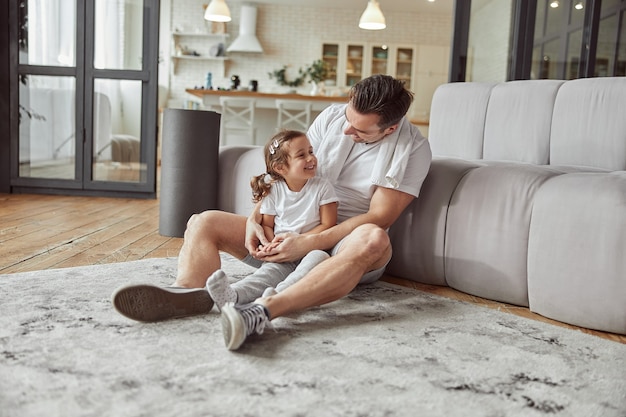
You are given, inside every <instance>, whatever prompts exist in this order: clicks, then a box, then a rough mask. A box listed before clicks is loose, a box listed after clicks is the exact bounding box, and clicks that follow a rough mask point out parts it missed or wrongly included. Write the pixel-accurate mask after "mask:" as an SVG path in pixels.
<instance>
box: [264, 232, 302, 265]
mask: <svg viewBox="0 0 626 417" xmlns="http://www.w3.org/2000/svg"><path fill="white" fill-rule="evenodd" d="M308 238H309V236H306V235H299V234H297V233H280V234H278V235H276V236H275V237H274V239H273V240H272V242H271V243H269V244H267V245H264V247H263V249H262V250H259V251H257V254H256V255H255V258H257V259H260V260H262V261H266V262H289V261H294V260H296V259H300V258H302V257H304V256H305V255H306V254H307V253H309V252H310V251H311V250H312V249H313V247H309V245H308V244H309V243H310V242H309V239H308Z"/></svg>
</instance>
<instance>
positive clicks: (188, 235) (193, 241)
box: [174, 210, 248, 288]
mask: <svg viewBox="0 0 626 417" xmlns="http://www.w3.org/2000/svg"><path fill="white" fill-rule="evenodd" d="M245 234H246V217H243V216H238V215H235V214H232V213H226V212H223V211H217V210H215V211H205V212H203V213H200V214H194V215H193V216H191V218H190V219H189V221H188V222H187V229H186V230H185V240H184V242H183V246H182V248H181V249H180V253H179V255H178V273H177V276H176V281H175V282H174V286H176V287H184V288H204V285H205V284H206V280H207V278H208V277H209V276H210V275H211V274H212V273H213V272H215V271H217V270H218V269H220V267H221V260H220V255H219V252H220V251H224V252H227V253H230V254H231V255H233V256H234V257H236V258H237V259H243V258H244V257H245V256H246V255H247V254H248V251H247V250H246V248H245V246H244V241H245Z"/></svg>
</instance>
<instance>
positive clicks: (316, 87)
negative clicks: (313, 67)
mask: <svg viewBox="0 0 626 417" xmlns="http://www.w3.org/2000/svg"><path fill="white" fill-rule="evenodd" d="M311 84H312V85H313V88H312V89H311V95H312V96H319V95H322V94H324V85H323V84H322V83H321V82H319V83H316V82H313V81H311Z"/></svg>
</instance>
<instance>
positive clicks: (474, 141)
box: [428, 83, 495, 159]
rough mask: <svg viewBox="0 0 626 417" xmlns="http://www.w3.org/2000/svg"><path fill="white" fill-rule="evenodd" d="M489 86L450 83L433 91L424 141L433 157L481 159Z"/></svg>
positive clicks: (490, 86) (484, 84)
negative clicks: (426, 138)
mask: <svg viewBox="0 0 626 417" xmlns="http://www.w3.org/2000/svg"><path fill="white" fill-rule="evenodd" d="M494 85H495V84H492V83H451V84H443V85H441V86H439V87H438V88H437V90H436V91H435V94H434V95H433V100H432V104H431V116H430V124H429V126H428V140H429V141H430V148H431V150H432V153H433V155H437V156H447V157H455V158H465V159H481V158H482V156H483V136H484V131H485V115H486V112H487V104H488V103H489V96H490V94H491V89H492V88H493V86H494Z"/></svg>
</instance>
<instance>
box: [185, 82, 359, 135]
mask: <svg viewBox="0 0 626 417" xmlns="http://www.w3.org/2000/svg"><path fill="white" fill-rule="evenodd" d="M185 91H186V92H187V93H189V94H192V95H194V96H196V97H198V98H200V99H201V100H202V105H203V107H204V108H206V109H208V110H214V111H219V109H220V97H241V98H253V99H255V100H256V111H255V125H256V143H257V144H258V145H263V144H265V142H267V140H269V138H271V137H272V136H273V135H274V134H275V133H276V132H277V131H278V126H276V124H277V119H278V112H277V110H276V100H301V101H306V102H309V103H311V104H312V112H311V120H313V119H315V117H316V116H317V115H318V114H319V113H320V112H321V111H322V110H323V109H325V108H326V107H328V106H329V105H331V104H334V103H345V102H347V101H348V97H347V96H309V95H304V94H281V93H266V92H254V91H243V90H238V91H231V90H207V89H197V88H189V89H187V90H185ZM235 139H237V141H236V142H233V141H231V140H230V139H229V143H228V144H229V145H234V144H251V142H250V141H248V142H244V141H243V138H241V140H239V138H235Z"/></svg>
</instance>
